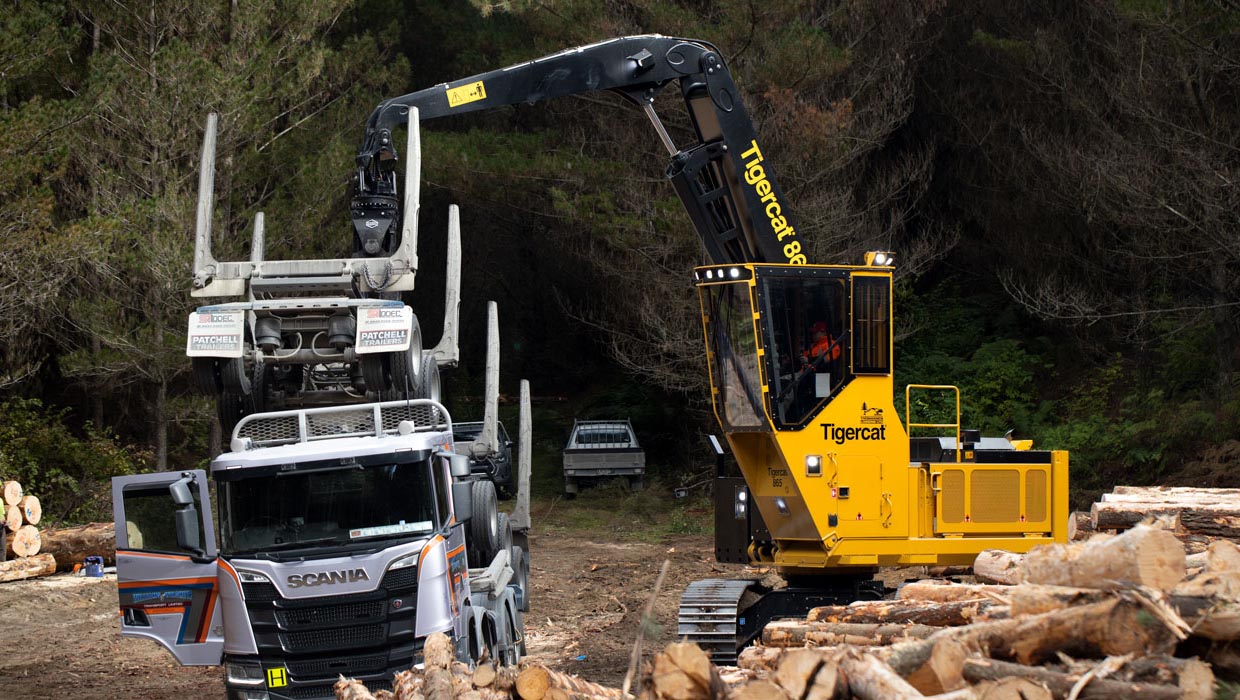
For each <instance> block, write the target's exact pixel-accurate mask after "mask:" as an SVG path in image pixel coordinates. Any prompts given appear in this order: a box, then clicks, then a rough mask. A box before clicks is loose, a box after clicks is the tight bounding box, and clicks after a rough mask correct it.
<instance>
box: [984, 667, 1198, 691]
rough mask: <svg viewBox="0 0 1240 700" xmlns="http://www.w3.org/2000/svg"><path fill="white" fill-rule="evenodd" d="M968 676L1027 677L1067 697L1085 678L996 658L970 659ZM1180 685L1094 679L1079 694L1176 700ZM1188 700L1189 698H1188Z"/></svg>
mask: <svg viewBox="0 0 1240 700" xmlns="http://www.w3.org/2000/svg"><path fill="white" fill-rule="evenodd" d="M962 673H963V675H964V678H965V679H966V680H968V681H972V682H974V683H976V682H979V681H998V680H1002V679H1004V678H1012V677H1019V678H1027V679H1029V680H1031V681H1035V682H1037V683H1039V684H1040V685H1042V686H1045V687H1046V688H1047V689H1049V690H1050V691H1051V692H1052V693H1053V694H1054V696H1055V697H1057V698H1063V697H1067V695H1068V693H1069V692H1070V691H1071V690H1072V686H1074V685H1076V682H1077V681H1079V680H1080V679H1081V677H1080V674H1067V673H1058V672H1056V671H1051V670H1049V669H1045V668H1040V667H1037V666H1023V665H1021V664H1014V663H1009V662H1006V661H996V660H995V659H966V660H965V662H964V666H963V668H962ZM1181 695H1182V691H1181V690H1180V688H1178V687H1175V686H1171V685H1152V684H1149V683H1130V682H1123V681H1116V680H1110V679H1106V678H1093V679H1091V680H1090V681H1089V683H1088V684H1087V685H1086V686H1085V687H1084V689H1083V690H1082V691H1081V694H1080V695H1079V696H1078V697H1080V698H1082V700H1116V699H1118V698H1125V699H1126V700H1175V699H1176V698H1179V697H1181ZM1186 700H1187V698H1186Z"/></svg>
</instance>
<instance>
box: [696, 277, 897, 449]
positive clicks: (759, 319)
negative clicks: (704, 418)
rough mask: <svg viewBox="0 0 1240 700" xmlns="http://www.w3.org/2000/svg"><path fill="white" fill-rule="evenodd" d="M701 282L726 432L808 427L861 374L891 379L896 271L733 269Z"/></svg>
mask: <svg viewBox="0 0 1240 700" xmlns="http://www.w3.org/2000/svg"><path fill="white" fill-rule="evenodd" d="M694 279H695V281H696V283H697V286H698V291H699V295H700V300H701V304H702V319H703V324H704V330H705V335H706V344H707V351H708V356H709V358H710V360H709V362H710V377H711V387H712V395H713V396H714V405H715V410H716V414H717V415H718V417H719V420H720V423H721V424H723V426H724V428H725V429H726V430H727V431H729V432H746V431H761V432H769V431H770V430H771V429H774V430H776V431H799V430H802V429H804V428H805V427H807V426H808V425H809V424H810V423H811V422H812V421H813V420H814V418H815V417H816V416H818V415H819V414H820V413H821V412H822V411H823V409H824V408H825V407H826V406H827V405H828V404H829V403H830V402H831V401H832V400H834V399H835V398H836V397H838V396H839V395H840V393H841V392H842V391H843V390H844V388H845V387H847V386H848V385H849V384H850V383H851V382H852V381H853V380H854V379H855V378H856V377H858V376H867V375H877V376H887V377H890V372H891V271H890V269H883V268H874V267H860V268H858V267H843V266H812V265H728V266H711V267H703V268H698V269H697V270H695V271H694Z"/></svg>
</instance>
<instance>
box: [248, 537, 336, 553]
mask: <svg viewBox="0 0 1240 700" xmlns="http://www.w3.org/2000/svg"><path fill="white" fill-rule="evenodd" d="M335 542H339V540H337V539H336V538H335V537H320V538H318V539H314V540H297V541H296V542H281V543H279V544H273V545H270V546H268V547H264V548H263V549H262V550H261V551H255V552H254V554H255V555H256V556H262V555H264V554H267V553H270V552H282V551H286V550H290V549H306V548H308V547H314V546H316V545H320V544H332V543H335ZM341 544H343V543H341Z"/></svg>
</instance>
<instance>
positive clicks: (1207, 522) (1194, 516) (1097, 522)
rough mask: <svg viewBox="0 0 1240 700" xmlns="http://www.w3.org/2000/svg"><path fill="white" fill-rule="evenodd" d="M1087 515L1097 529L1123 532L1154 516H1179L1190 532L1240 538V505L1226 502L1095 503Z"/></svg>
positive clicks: (1181, 523)
mask: <svg viewBox="0 0 1240 700" xmlns="http://www.w3.org/2000/svg"><path fill="white" fill-rule="evenodd" d="M1089 516H1090V519H1091V520H1092V521H1093V524H1094V529H1096V530H1124V529H1127V528H1130V527H1132V526H1133V525H1136V524H1137V523H1139V522H1141V521H1142V520H1145V519H1146V518H1151V517H1155V516H1172V517H1174V516H1179V518H1180V526H1181V527H1183V528H1184V529H1185V530H1187V531H1189V532H1200V533H1201V534H1207V535H1215V536H1218V537H1233V538H1234V537H1238V536H1240V504H1238V503H1236V502H1235V501H1234V500H1233V501H1231V502H1229V503H1202V504H1195V503H1187V504H1185V503H1176V502H1170V503H1168V502H1162V503H1108V502H1103V503H1095V504H1093V505H1092V506H1090V507H1089ZM1199 528H1204V529H1199Z"/></svg>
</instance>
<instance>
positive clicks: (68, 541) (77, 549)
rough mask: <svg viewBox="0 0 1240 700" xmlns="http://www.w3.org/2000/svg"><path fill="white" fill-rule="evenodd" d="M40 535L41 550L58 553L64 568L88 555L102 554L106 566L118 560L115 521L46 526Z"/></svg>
mask: <svg viewBox="0 0 1240 700" xmlns="http://www.w3.org/2000/svg"><path fill="white" fill-rule="evenodd" d="M41 535H42V541H43V549H42V551H44V552H48V553H49V554H54V555H56V561H57V563H58V564H59V566H60V567H61V570H62V571H64V570H68V569H72V568H73V565H74V564H81V563H82V562H83V561H84V560H85V559H86V557H103V563H104V564H105V565H107V566H112V565H114V564H116V531H115V529H114V528H113V526H112V523H91V524H89V525H81V526H79V527H65V528H60V529H58V530H45V531H44V532H42V533H41Z"/></svg>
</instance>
